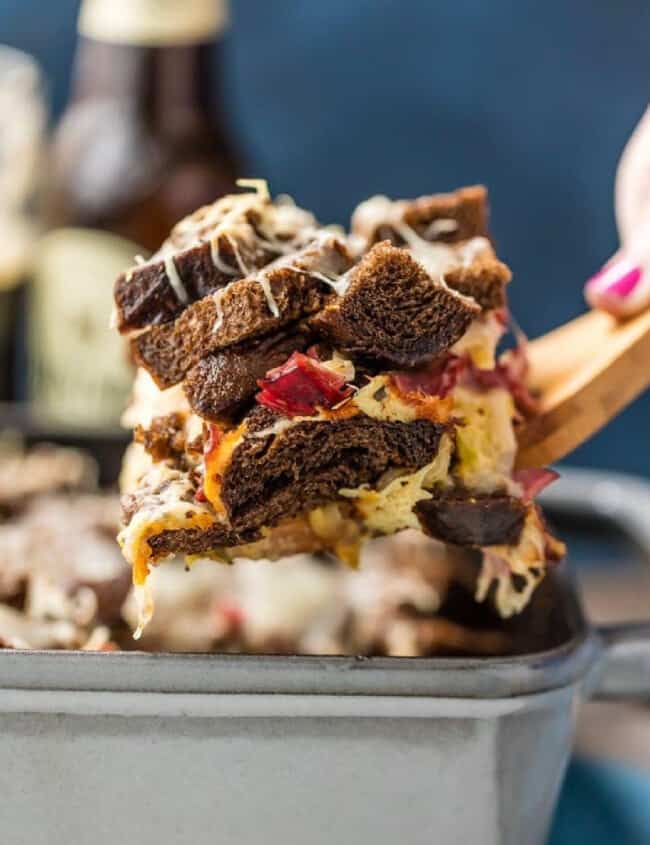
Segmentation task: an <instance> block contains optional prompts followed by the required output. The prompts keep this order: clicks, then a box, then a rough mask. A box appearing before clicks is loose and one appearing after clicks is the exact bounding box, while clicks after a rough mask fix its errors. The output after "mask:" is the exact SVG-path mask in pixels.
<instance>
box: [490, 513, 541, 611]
mask: <svg viewBox="0 0 650 845" xmlns="http://www.w3.org/2000/svg"><path fill="white" fill-rule="evenodd" d="M545 570H546V532H545V530H544V526H543V524H542V521H541V519H540V516H539V514H538V512H537V509H536V508H535V507H531V508H530V509H529V511H528V514H527V515H526V521H525V523H524V528H523V531H522V533H521V538H520V540H519V543H518V544H517V545H516V546H486V547H485V548H484V549H483V567H482V569H481V574H480V575H479V578H478V581H477V585H476V601H479V602H481V601H485V598H486V597H487V594H488V591H489V589H490V586H491V584H492V582H493V581H496V584H497V588H496V594H495V603H496V606H497V610H498V611H499V614H500V615H501V616H502V617H503V618H504V619H507V618H508V617H510V616H513V615H514V614H516V613H520V612H521V611H522V610H523V609H524V608H525V607H526V605H527V604H528V602H529V601H530V597H531V596H532V594H533V591H534V590H535V587H536V586H537V585H538V584H539V582H540V581H541V580H542V578H543V577H544V573H545ZM513 575H517V576H519V577H520V579H523V581H524V585H523V587H515V584H514V582H513Z"/></svg>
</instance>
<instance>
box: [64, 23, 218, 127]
mask: <svg viewBox="0 0 650 845" xmlns="http://www.w3.org/2000/svg"><path fill="white" fill-rule="evenodd" d="M220 60H221V43H220V42H218V43H217V42H215V41H211V42H206V43H202V44H190V45H180V46H170V45H165V46H156V47H143V46H138V45H131V44H114V43H106V42H103V41H95V40H94V39H91V38H86V37H84V36H82V37H81V38H80V40H79V44H78V47H77V56H76V61H75V73H74V83H73V92H72V101H73V102H78V101H80V100H86V99H111V100H118V101H122V102H123V103H124V104H125V105H126V106H129V107H131V108H133V109H134V110H135V111H136V112H137V113H138V114H139V115H141V116H142V117H143V118H144V119H145V120H146V122H147V123H148V124H150V125H154V126H155V127H156V128H157V129H164V128H165V127H169V128H171V127H176V126H178V125H179V123H180V122H182V120H184V121H186V122H187V125H188V126H191V125H192V122H193V119H195V120H196V119H202V120H204V121H205V120H209V119H210V118H211V117H212V116H214V115H215V113H216V112H218V111H219V107H220V103H219V102H218V97H219V91H218V89H217V88H216V86H215V85H214V82H215V81H216V80H215V72H216V73H218V69H219V67H220Z"/></svg>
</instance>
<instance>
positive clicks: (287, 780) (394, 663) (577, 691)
mask: <svg viewBox="0 0 650 845" xmlns="http://www.w3.org/2000/svg"><path fill="white" fill-rule="evenodd" d="M546 500H547V504H548V505H549V506H550V507H551V508H552V509H553V510H555V511H556V512H557V513H559V514H562V515H563V517H564V518H569V519H572V518H573V517H574V516H575V518H576V519H579V518H580V519H582V518H585V517H589V518H592V519H593V518H596V519H598V520H608V521H614V522H615V523H616V524H617V525H618V526H620V527H621V528H622V529H623V530H624V531H625V532H626V533H627V535H628V536H629V537H630V538H631V539H632V540H633V541H634V542H635V543H636V544H637V545H638V546H640V547H641V549H642V550H643V551H644V553H647V554H650V530H649V529H648V524H647V523H648V515H649V514H650V486H648V485H646V484H645V483H644V482H641V481H638V480H634V479H628V478H625V477H618V476H602V475H600V474H595V473H586V472H576V471H572V472H570V473H567V474H566V476H565V478H564V479H563V481H562V482H561V483H560V484H558V485H557V489H556V490H555V491H554V490H553V488H551V490H550V491H549V493H548V495H547V497H546ZM521 631H522V636H524V637H528V638H529V642H530V648H529V649H528V650H527V651H525V652H524V653H522V654H518V655H517V656H514V657H509V658H508V657H506V658H496V659H491V658H482V659H460V658H369V659H355V658H349V657H339V658H336V657H323V658H319V657H286V656H277V657H274V656H268V657H259V656H246V655H242V656H226V655H189V654H174V655H171V654H156V655H147V654H139V653H128V654H127V653H115V654H112V653H106V654H92V653H83V654H81V653H62V652H29V653H27V652H12V651H5V652H0V830H2V841H3V842H6V843H8V845H41V843H43V845H58V843H65V845H90V843H92V845H115V843H125V844H127V845H131V843H138V845H168V843H169V845H186V843H187V845H190V843H191V845H203V843H206V845H207V843H210V845H215V843H217V844H218V845H221V844H222V843H223V845H230V843H233V845H235V843H236V845H271V843H273V844H274V843H282V845H288V844H290V843H296V845H325V843H327V845H332V843H336V845H348V844H349V845H357V844H359V845H362V844H363V845H365V843H369V845H370V844H372V845H388V843H391V845H394V843H396V842H402V841H403V842H408V843H409V845H424V843H427V845H430V843H432V842H435V843H436V845H451V843H454V845H455V843H458V845H460V843H462V845H466V843H473V842H476V843H479V842H480V843H481V845H541V843H543V842H544V841H545V838H546V835H547V830H548V826H549V823H550V820H551V817H552V812H553V808H554V804H555V800H556V796H557V792H558V789H559V785H560V783H561V780H562V776H563V773H564V769H565V765H566V762H567V759H568V756H569V753H570V749H571V743H572V737H573V732H574V720H575V715H576V710H577V706H578V705H579V703H580V700H581V699H584V698H585V697H587V696H591V697H610V698H612V697H619V698H632V697H650V623H648V624H639V625H631V626H622V627H618V628H609V629H605V630H603V629H600V630H596V629H594V628H593V627H591V626H590V625H589V624H588V622H587V621H586V620H585V618H584V616H583V614H582V611H581V608H580V605H579V602H578V600H577V597H576V593H575V590H574V587H573V584H572V582H571V580H570V578H569V577H568V576H566V575H565V574H556V575H555V576H554V577H551V578H548V579H547V580H546V582H545V584H544V585H543V587H542V588H541V589H540V590H539V591H538V594H537V595H536V597H535V600H534V602H533V604H532V606H531V607H530V608H529V609H528V610H527V611H526V613H525V615H524V616H523V618H522V620H521Z"/></svg>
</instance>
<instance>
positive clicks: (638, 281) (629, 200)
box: [584, 108, 650, 317]
mask: <svg viewBox="0 0 650 845" xmlns="http://www.w3.org/2000/svg"><path fill="white" fill-rule="evenodd" d="M614 205H615V212H616V224H617V227H618V233H619V239H620V243H621V246H620V248H619V250H618V252H616V253H615V254H614V255H613V256H612V258H610V260H609V261H608V262H607V263H606V264H605V265H604V267H603V268H602V269H601V270H600V271H599V272H598V273H596V275H595V276H593V277H592V278H591V279H589V281H588V282H587V283H586V285H585V291H584V292H585V297H586V299H587V302H588V303H589V304H590V305H591V306H592V307H593V308H599V309H601V310H604V311H609V312H610V313H611V314H614V315H615V316H616V317H630V316H632V315H633V314H637V313H638V312H639V311H642V310H644V309H645V308H647V307H648V306H650V108H648V109H646V112H645V114H644V115H643V117H642V118H641V120H640V122H639V124H638V126H637V127H636V129H635V130H634V132H633V133H632V136H631V137H630V140H629V141H628V142H627V145H626V147H625V149H624V151H623V155H622V156H621V160H620V161H619V165H618V170H617V172H616V184H615V189H614Z"/></svg>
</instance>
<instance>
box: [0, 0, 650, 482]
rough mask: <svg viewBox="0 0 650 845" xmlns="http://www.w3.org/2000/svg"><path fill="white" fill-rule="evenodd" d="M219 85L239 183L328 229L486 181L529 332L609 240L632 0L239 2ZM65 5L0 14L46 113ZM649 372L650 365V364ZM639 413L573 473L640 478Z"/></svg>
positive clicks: (640, 23)
mask: <svg viewBox="0 0 650 845" xmlns="http://www.w3.org/2000/svg"><path fill="white" fill-rule="evenodd" d="M232 5H233V11H232V30H231V35H230V38H229V43H228V49H227V56H226V59H227V61H226V74H225V79H224V86H225V89H226V93H227V97H228V102H229V104H230V115H231V120H232V125H233V130H234V131H235V132H236V134H237V136H238V138H239V140H240V144H241V146H242V147H243V149H244V150H245V151H246V152H247V154H248V158H249V161H250V167H249V171H250V174H251V175H264V176H267V177H268V178H269V180H270V182H271V185H272V188H273V190H275V191H278V192H287V193H291V194H293V195H294V196H295V197H296V198H297V200H298V201H299V202H301V203H304V204H306V205H308V206H312V207H313V208H314V209H315V210H316V211H317V212H318V213H319V214H320V215H321V216H322V217H323V218H324V219H328V220H329V219H345V218H346V216H347V214H348V213H349V210H350V209H351V207H352V206H353V205H354V204H355V203H356V202H357V201H358V200H360V199H361V198H363V197H365V196H367V195H368V194H371V193H376V192H378V191H381V192H386V193H389V194H393V195H401V196H409V195H413V194H417V193H424V192H427V191H432V190H441V189H447V188H452V187H454V186H457V185H460V184H464V183H469V182H475V181H482V182H485V183H486V184H487V185H488V186H489V188H490V191H491V195H492V208H493V231H494V234H495V237H496V240H497V243H498V246H499V249H500V252H501V253H502V255H503V256H504V258H505V259H506V260H507V261H508V262H509V263H510V264H511V265H512V267H513V269H514V271H515V285H514V286H513V289H512V302H513V306H514V309H515V311H516V313H517V315H518V316H519V318H520V321H521V322H522V324H523V325H524V327H525V328H526V329H527V330H528V332H529V333H530V334H531V335H534V334H536V333H538V332H541V331H544V330H546V329H548V328H550V327H551V326H553V325H554V324H555V323H558V322H560V321H562V320H565V319H567V318H568V317H570V316H572V315H574V314H577V313H578V312H579V311H580V309H581V308H582V299H581V285H582V281H583V280H584V278H585V277H586V276H588V275H589V274H590V273H591V272H592V271H593V270H594V269H595V268H597V267H598V265H599V264H600V263H601V262H602V261H603V259H605V258H606V257H607V255H608V253H610V252H611V251H612V250H613V248H614V246H615V243H616V235H615V228H614V220H613V213H612V201H611V194H612V183H613V175H614V168H615V165H616V162H617V159H618V156H619V154H620V151H621V148H622V146H623V144H624V143H625V140H626V138H627V136H628V134H629V133H630V131H631V130H632V128H633V127H634V125H635V123H636V121H637V120H638V118H639V116H640V115H641V113H642V111H643V109H644V107H645V104H646V102H647V99H648V93H649V92H650V48H649V47H648V44H649V43H650V6H648V4H647V3H645V2H644V0H601V2H594V0H571V2H569V3H567V2H566V0H546V2H544V3H539V2H535V0H519V2H518V3H515V2H512V0H490V2H485V0H454V2H446V3H444V2H434V1H433V0H428V1H427V0H328V2H325V3H320V2H315V0H235V2H234V3H233V4H232ZM76 9H77V2H75V0H55V2H45V0H0V41H3V42H7V43H10V44H14V45H16V46H19V47H22V48H23V49H26V50H28V51H30V52H32V53H34V54H35V55H36V56H37V57H38V58H39V60H40V61H41V62H42V64H43V66H44V67H45V70H46V72H47V74H48V76H49V78H50V80H51V99H52V103H53V106H54V109H55V111H58V110H59V109H60V108H61V105H62V103H63V101H64V96H65V90H66V87H67V83H68V78H69V71H70V60H71V51H72V47H73V43H74V18H75V14H76ZM649 366H650V362H649ZM649 417H650V400H649V399H648V398H646V399H645V400H643V401H641V402H639V403H637V404H636V405H635V407H634V408H632V409H630V410H629V411H627V412H626V413H625V415H624V416H623V417H621V418H620V419H619V420H618V421H616V422H615V423H613V424H612V425H611V426H610V428H609V429H608V431H607V432H606V433H604V434H602V435H600V436H599V437H597V438H595V439H594V440H593V441H592V442H591V443H590V444H588V445H587V446H585V447H584V448H583V449H582V450H580V452H579V453H578V454H577V455H575V456H574V460H575V461H580V462H582V463H595V464H599V465H602V466H609V467H620V468H627V469H631V470H636V471H640V472H644V473H648V474H650V450H646V449H645V448H644V443H645V439H646V435H647V432H648V419H649Z"/></svg>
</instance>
